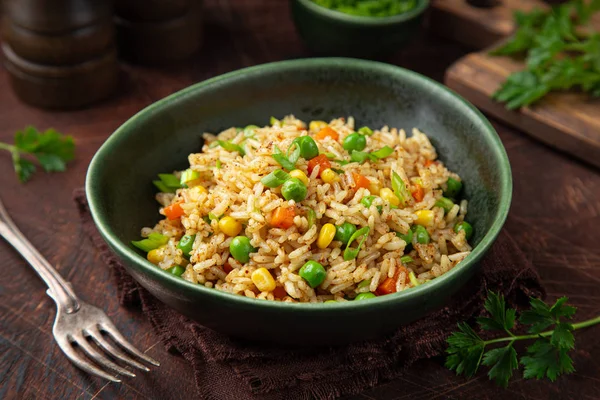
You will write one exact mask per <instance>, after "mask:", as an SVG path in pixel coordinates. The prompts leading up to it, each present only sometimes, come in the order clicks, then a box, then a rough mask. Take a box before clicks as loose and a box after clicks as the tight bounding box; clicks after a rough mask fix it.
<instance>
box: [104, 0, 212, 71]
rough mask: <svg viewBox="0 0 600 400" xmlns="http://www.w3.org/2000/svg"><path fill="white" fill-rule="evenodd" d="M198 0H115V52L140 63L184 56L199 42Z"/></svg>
mask: <svg viewBox="0 0 600 400" xmlns="http://www.w3.org/2000/svg"><path fill="white" fill-rule="evenodd" d="M201 6H202V4H201V1H200V0H145V1H142V0H119V1H117V2H116V3H115V18H114V20H115V26H116V29H117V44H118V47H119V55H120V56H121V58H123V59H126V60H128V61H131V62H134V63H140V64H166V63H171V62H176V61H181V60H184V59H186V58H188V57H190V56H191V55H192V54H194V53H195V52H196V51H197V50H198V48H199V47H200V44H201V43H202V18H201Z"/></svg>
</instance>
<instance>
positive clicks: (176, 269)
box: [167, 265, 185, 276]
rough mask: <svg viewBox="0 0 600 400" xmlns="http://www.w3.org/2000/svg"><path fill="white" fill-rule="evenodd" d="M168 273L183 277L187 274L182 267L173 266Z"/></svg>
mask: <svg viewBox="0 0 600 400" xmlns="http://www.w3.org/2000/svg"><path fill="white" fill-rule="evenodd" d="M167 272H169V273H171V274H173V275H175V276H181V275H183V273H184V272H185V268H183V267H182V266H180V265H173V266H172V267H171V268H169V269H168V270H167Z"/></svg>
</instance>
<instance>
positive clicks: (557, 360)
mask: <svg viewBox="0 0 600 400" xmlns="http://www.w3.org/2000/svg"><path fill="white" fill-rule="evenodd" d="M521 364H523V366H524V367H525V370H524V372H523V377H524V378H526V379H529V378H537V379H542V378H544V376H546V377H548V379H550V380H551V381H555V380H556V378H557V377H558V376H559V375H560V374H569V373H571V372H573V371H575V368H573V360H571V357H569V355H568V354H567V350H566V349H557V348H556V347H555V346H553V345H552V344H551V343H550V342H549V341H548V340H537V341H535V342H534V343H533V344H532V345H531V346H529V347H528V348H527V355H526V356H523V357H521Z"/></svg>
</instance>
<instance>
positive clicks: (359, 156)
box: [350, 150, 371, 164]
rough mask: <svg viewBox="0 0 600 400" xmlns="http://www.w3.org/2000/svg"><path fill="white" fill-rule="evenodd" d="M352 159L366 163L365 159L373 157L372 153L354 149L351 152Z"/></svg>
mask: <svg viewBox="0 0 600 400" xmlns="http://www.w3.org/2000/svg"><path fill="white" fill-rule="evenodd" d="M350 159H351V160H352V162H357V163H360V164H362V163H364V162H365V161H367V159H371V155H370V154H369V153H367V152H364V151H356V150H355V151H353V152H352V154H350Z"/></svg>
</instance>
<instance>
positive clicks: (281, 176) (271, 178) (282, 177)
mask: <svg viewBox="0 0 600 400" xmlns="http://www.w3.org/2000/svg"><path fill="white" fill-rule="evenodd" d="M289 178H290V176H289V175H288V174H287V173H286V172H284V171H282V170H280V169H276V170H275V171H273V172H271V173H270V174H269V175H267V176H265V177H264V178H262V179H261V180H260V181H261V182H262V184H263V185H265V186H266V187H269V188H276V187H279V186H281V185H282V184H283V182H285V181H287V180H288V179H289Z"/></svg>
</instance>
